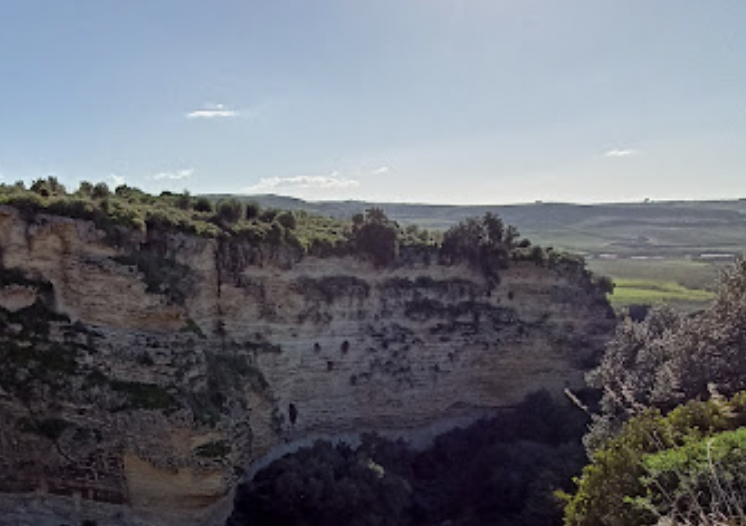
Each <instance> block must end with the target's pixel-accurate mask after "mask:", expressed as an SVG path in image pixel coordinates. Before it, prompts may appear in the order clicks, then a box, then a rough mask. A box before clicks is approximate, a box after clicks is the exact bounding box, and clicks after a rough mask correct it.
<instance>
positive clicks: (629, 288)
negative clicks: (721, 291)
mask: <svg viewBox="0 0 746 526" xmlns="http://www.w3.org/2000/svg"><path fill="white" fill-rule="evenodd" d="M614 284H615V287H614V294H612V295H610V296H609V300H610V301H611V304H612V306H613V307H614V308H615V309H622V308H624V307H627V306H629V305H634V304H637V305H660V304H663V303H668V304H671V305H674V306H677V307H679V308H681V309H684V310H687V311H693V310H699V309H702V308H703V307H705V306H706V305H707V303H708V302H710V301H711V300H712V298H713V297H714V293H713V292H710V291H708V290H702V289H690V288H687V287H684V286H682V285H681V284H679V283H676V282H675V281H664V280H652V279H636V280H631V279H617V280H614Z"/></svg>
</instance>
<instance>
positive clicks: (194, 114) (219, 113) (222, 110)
mask: <svg viewBox="0 0 746 526" xmlns="http://www.w3.org/2000/svg"><path fill="white" fill-rule="evenodd" d="M238 115H239V112H238V111H236V110H232V109H229V108H228V107H227V106H226V105H225V104H205V106H204V107H202V108H199V109H196V110H192V111H190V112H188V113H187V114H186V117H187V119H220V118H229V117H238Z"/></svg>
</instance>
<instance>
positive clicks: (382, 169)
mask: <svg viewBox="0 0 746 526" xmlns="http://www.w3.org/2000/svg"><path fill="white" fill-rule="evenodd" d="M389 172H391V168H389V167H388V166H381V167H380V168H376V169H375V170H372V171H371V172H370V175H384V174H387V173H389Z"/></svg>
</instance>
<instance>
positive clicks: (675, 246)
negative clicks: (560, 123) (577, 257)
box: [208, 195, 746, 310]
mask: <svg viewBox="0 0 746 526" xmlns="http://www.w3.org/2000/svg"><path fill="white" fill-rule="evenodd" d="M208 197H212V198H215V199H219V198H224V197H237V198H238V199H241V200H243V201H254V202H256V203H258V204H259V205H260V206H261V207H263V208H281V209H287V210H305V211H308V212H311V213H316V214H321V215H327V216H333V217H340V218H350V217H352V216H353V215H354V214H356V213H358V212H362V211H364V210H366V209H368V208H372V207H378V208H381V209H383V210H384V211H385V212H386V214H387V215H388V216H389V217H391V218H392V219H395V220H396V221H398V222H399V223H400V224H402V225H408V224H415V225H418V226H420V227H423V228H428V229H447V228H448V227H450V226H451V225H454V224H456V223H457V222H459V221H462V220H463V219H466V218H467V217H471V216H480V215H483V214H484V213H486V212H493V213H496V214H498V215H500V216H501V217H502V218H503V220H504V221H505V222H506V223H509V224H512V225H515V226H516V227H517V228H518V230H519V231H520V232H521V234H522V235H523V236H525V237H527V238H529V239H530V240H531V241H532V242H533V243H534V244H540V245H542V246H553V247H555V248H560V249H563V250H568V251H571V252H576V253H580V254H582V255H584V256H585V257H586V259H587V260H588V263H589V266H590V268H591V269H592V270H594V271H595V272H598V273H601V274H605V275H608V276H611V277H612V278H614V280H615V282H616V283H617V289H616V292H615V294H614V296H613V297H612V302H613V303H614V304H615V305H616V306H617V307H624V306H626V305H629V304H631V303H661V302H670V303H672V304H675V305H677V306H679V307H683V308H685V309H690V310H696V309H698V308H701V307H702V306H703V305H704V304H705V303H706V302H707V301H708V300H709V298H710V297H711V294H710V293H709V292H707V291H708V290H712V288H713V286H714V283H715V280H716V278H717V276H718V274H719V272H720V269H722V267H723V266H724V265H726V264H728V263H729V262H730V261H732V260H733V258H734V257H736V256H739V255H741V254H743V253H746V199H739V200H729V201H660V202H657V201H655V202H645V203H611V204H594V205H577V204H568V203H539V202H537V203H533V204H524V205H494V206H491V205H479V206H461V205H428V204H407V203H372V202H365V201H304V200H302V199H295V198H292V197H283V196H278V195H253V196H233V195H232V196H227V195H211V196H208Z"/></svg>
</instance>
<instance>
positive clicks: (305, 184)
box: [241, 172, 360, 194]
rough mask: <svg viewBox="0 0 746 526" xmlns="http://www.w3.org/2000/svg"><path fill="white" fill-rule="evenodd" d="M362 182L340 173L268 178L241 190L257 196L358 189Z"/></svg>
mask: <svg viewBox="0 0 746 526" xmlns="http://www.w3.org/2000/svg"><path fill="white" fill-rule="evenodd" d="M358 186H360V182H359V181H357V180H356V179H348V178H346V177H343V176H341V175H340V174H339V173H338V172H333V173H332V174H330V175H297V176H294V177H266V178H262V179H260V180H259V182H258V183H257V184H255V185H253V186H248V187H246V188H243V189H242V190H241V192H242V193H247V194H255V193H265V192H271V191H281V190H306V189H336V190H338V189H344V188H356V187H358Z"/></svg>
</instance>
